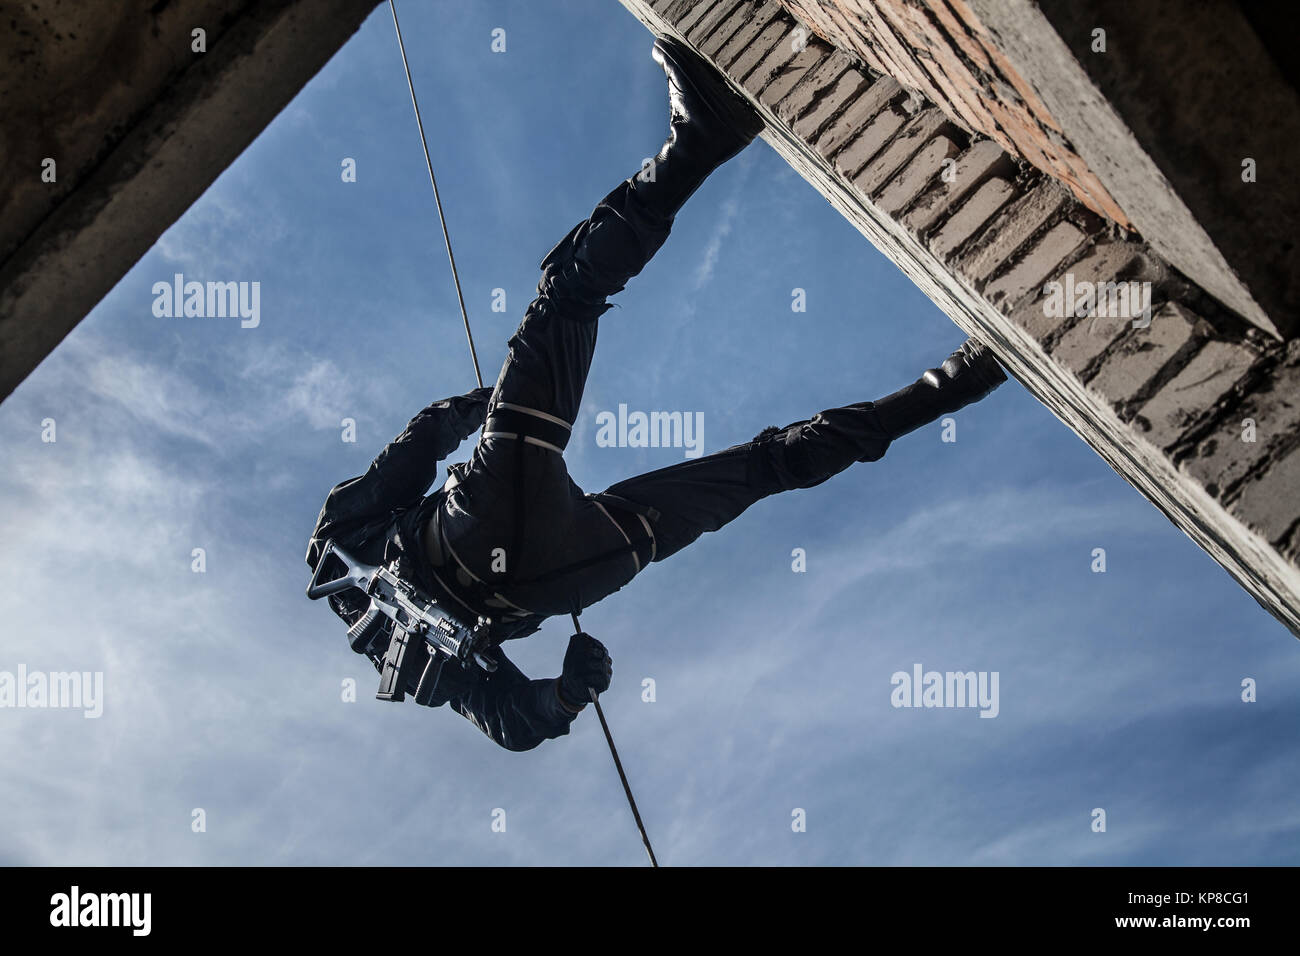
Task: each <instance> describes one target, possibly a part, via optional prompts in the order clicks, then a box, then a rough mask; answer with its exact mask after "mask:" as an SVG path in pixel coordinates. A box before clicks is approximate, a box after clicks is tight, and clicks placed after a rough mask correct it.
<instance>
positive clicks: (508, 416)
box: [483, 402, 573, 454]
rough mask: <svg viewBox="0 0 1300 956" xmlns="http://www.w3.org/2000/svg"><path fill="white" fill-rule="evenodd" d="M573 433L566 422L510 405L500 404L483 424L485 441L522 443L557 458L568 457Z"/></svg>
mask: <svg viewBox="0 0 1300 956" xmlns="http://www.w3.org/2000/svg"><path fill="white" fill-rule="evenodd" d="M572 432H573V429H572V427H571V426H570V425H569V424H568V423H567V422H566V421H564V419H562V418H557V417H556V416H554V415H549V414H547V413H546V412H542V411H538V410H537V409H535V408H526V407H525V406H523V405H512V404H510V403H509V402H498V403H497V404H496V405H495V406H494V407H493V409H492V411H490V412H489V413H488V417H487V421H486V422H485V423H484V424H483V437H484V438H514V439H519V440H521V441H524V442H527V443H528V444H530V445H538V446H539V447H541V448H545V449H547V450H548V451H553V452H555V453H556V454H563V453H564V449H565V447H566V446H567V445H568V444H569V437H570V435H571V434H572Z"/></svg>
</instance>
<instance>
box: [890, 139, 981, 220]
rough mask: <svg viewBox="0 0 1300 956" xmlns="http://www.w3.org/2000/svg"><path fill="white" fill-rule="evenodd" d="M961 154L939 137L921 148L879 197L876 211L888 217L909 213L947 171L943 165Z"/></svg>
mask: <svg viewBox="0 0 1300 956" xmlns="http://www.w3.org/2000/svg"><path fill="white" fill-rule="evenodd" d="M960 152H961V147H959V146H958V145H957V144H956V143H954V142H953V141H952V140H951V139H949V138H948V137H947V136H936V137H935V138H934V139H932V140H930V142H928V143H926V144H925V145H924V146H923V147H921V151H920V152H919V153H917V154H916V155H915V156H914V157H913V158H912V161H911V162H910V163H908V164H907V165H906V166H904V167H903V170H902V171H901V172H900V173H898V175H896V176H895V177H894V178H893V179H891V180H890V181H889V185H888V186H886V187H885V188H884V189H883V190H882V191H881V193H880V195H879V196H878V197H876V207H877V208H878V209H879V210H880V211H881V212H883V213H885V214H886V215H889V216H894V215H897V213H898V212H899V210H902V209H906V208H907V205H908V203H910V202H911V201H912V200H913V199H915V198H916V197H917V196H919V195H921V193H922V192H923V191H924V190H925V188H926V187H927V186H929V185H930V183H931V181H932V180H933V179H934V177H935V176H937V175H938V174H939V171H940V170H941V169H943V161H944V160H945V159H951V158H952V157H954V156H956V155H957V154H958V153H960Z"/></svg>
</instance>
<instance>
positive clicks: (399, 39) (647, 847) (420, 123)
mask: <svg viewBox="0 0 1300 956" xmlns="http://www.w3.org/2000/svg"><path fill="white" fill-rule="evenodd" d="M388 9H389V10H391V11H392V12H393V29H394V30H396V31H397V48H398V49H399V50H400V51H401V53H402V69H404V70H405V71H406V86H407V88H408V89H409V90H410V91H411V106H412V108H414V110H415V125H416V126H417V127H418V128H419V130H420V145H421V146H422V147H424V164H425V166H427V167H428V168H429V184H430V185H431V186H433V201H434V202H435V203H437V204H438V221H439V222H441V223H442V238H443V240H444V241H445V242H446V244H447V258H448V260H450V262H451V277H452V279H453V280H454V281H455V283H456V298H457V299H458V300H459V301H460V316H461V318H462V319H463V320H464V321H465V337H466V338H467V339H469V357H470V358H471V359H472V360H473V362H474V377H475V378H476V379H477V380H478V385H479V388H482V387H483V375H482V373H480V372H479V368H478V352H476V351H475V349H474V333H472V332H471V331H470V328H469V313H468V312H467V311H465V296H464V295H463V294H462V293H461V291H460V277H459V276H458V275H457V274H456V257H455V256H454V255H452V252H451V235H450V233H448V232H447V218H446V217H445V216H444V215H443V214H442V199H441V197H439V195H438V180H437V179H436V178H435V177H434V175H433V160H432V159H430V158H429V143H428V140H426V139H425V136H424V122H423V121H422V120H421V119H420V102H419V100H417V99H416V98H415V84H414V83H413V82H412V81H411V65H410V63H408V62H407V59H406V44H405V43H404V42H402V26H401V24H400V23H398V22H397V6H396V5H395V4H394V3H393V0H388ZM572 617H573V627H574V630H575V631H576V632H577V633H579V634H580V633H582V627H581V625H579V624H578V614H577V612H576V611H575V612H573V613H572ZM587 692H588V693H589V694H591V702H592V703H593V704H595V705H596V716H597V717H599V718H600V727H601V729H602V730H603V731H605V740H606V741H608V742H609V752H610V755H611V756H612V757H613V758H614V768H615V769H616V770H618V779H619V780H621V781H622V782H623V792H624V793H626V794H627V802H628V805H629V806H630V807H631V808H632V816H633V818H635V820H636V827H637V829H638V830H640V831H641V841H642V842H643V843H644V844H645V851H646V853H648V854H649V855H650V863H651V865H653V866H658V865H659V861H658V860H656V859H655V851H654V850H653V849H652V848H651V846H650V837H648V836H647V835H646V832H645V824H643V823H642V822H641V813H640V811H638V810H637V808H636V800H635V799H634V798H633V797H632V788H631V787H630V786H628V782H627V775H626V774H625V773H623V763H622V761H620V760H619V759H618V750H617V748H615V746H614V736H613V734H611V733H610V732H609V724H608V723H606V722H605V712H604V711H603V710H601V709H600V701H599V700H597V699H596V692H595V691H594V690H592V689H591V688H590V687H589V688H587Z"/></svg>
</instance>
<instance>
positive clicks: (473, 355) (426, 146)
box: [388, 0, 483, 388]
mask: <svg viewBox="0 0 1300 956" xmlns="http://www.w3.org/2000/svg"><path fill="white" fill-rule="evenodd" d="M388 9H389V10H392V11H393V29H394V30H396V31H397V48H398V49H399V50H401V51H402V69H404V70H405V71H406V86H407V89H409V90H410V91H411V106H413V107H414V108H415V125H416V126H417V127H419V129H420V145H421V146H423V147H424V165H425V166H427V167H429V184H430V185H431V186H433V201H434V202H435V203H437V204H438V221H439V222H440V223H442V238H443V241H444V242H445V243H446V244H447V258H448V259H449V260H450V261H451V277H452V279H454V280H455V282H456V298H457V299H458V300H460V317H461V318H462V319H464V321H465V338H467V339H469V357H470V358H471V359H472V360H473V361H474V378H476V379H478V387H479V388H482V387H483V373H482V372H480V371H479V369H478V352H476V351H475V350H474V333H473V332H471V331H470V330H469V313H468V312H466V311H465V296H464V295H463V294H462V293H461V291H460V276H458V275H457V274H456V257H455V256H454V255H452V253H451V234H450V233H448V232H447V217H446V216H444V215H443V214H442V198H441V197H440V196H439V195H438V180H437V179H435V178H434V175H433V160H431V159H430V158H429V143H428V141H427V140H426V139H425V138H424V123H423V122H422V121H421V119H420V103H419V101H418V100H417V99H416V98H415V84H414V83H412V82H411V65H410V64H409V63H408V62H406V44H405V43H403V42H402V25H401V24H400V23H398V22H397V6H396V5H395V4H394V3H393V0H388Z"/></svg>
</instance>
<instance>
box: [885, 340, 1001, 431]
mask: <svg viewBox="0 0 1300 956" xmlns="http://www.w3.org/2000/svg"><path fill="white" fill-rule="evenodd" d="M1006 380H1007V373H1006V372H1004V371H1002V366H1000V365H999V364H998V360H997V359H995V358H994V357H993V353H992V352H990V351H989V350H988V349H987V348H985V347H984V346H983V345H981V344H980V343H979V342H976V341H975V340H974V339H967V340H966V341H965V342H963V343H962V346H961V348H959V349H957V351H955V352H953V353H952V354H951V355H949V356H948V358H947V359H945V360H944V363H943V364H942V365H941V366H939V367H938V368H932V369H929V370H928V371H927V372H926V373H925V374H924V375H922V376H921V377H920V378H919V379H917V380H916V381H915V382H914V383H912V384H911V385H909V386H907V387H906V388H903V389H899V390H898V391H897V392H895V393H894V394H892V395H889V396H887V397H886V398H882V399H880V401H878V402H873V403H872V404H873V405H874V406H875V410H876V414H877V415H878V416H879V421H880V424H881V427H882V428H883V429H884V431H885V433H886V434H887V435H888V436H889V438H890V440H891V441H892V440H893V439H895V438H901V437H902V436H903V435H906V434H907V433H908V432H913V431H916V429H918V428H920V427H922V426H923V425H928V424H930V423H931V422H933V421H937V420H938V419H939V418H941V417H942V416H944V415H949V414H951V413H953V412H955V411H957V410H958V409H960V408H965V407H966V406H967V405H969V404H971V403H972V402H978V401H979V400H980V399H981V398H983V397H984V396H986V395H988V394H989V393H990V392H991V391H993V390H994V389H995V388H997V387H998V386H999V385H1001V384H1002V383H1003V382H1005V381H1006Z"/></svg>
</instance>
